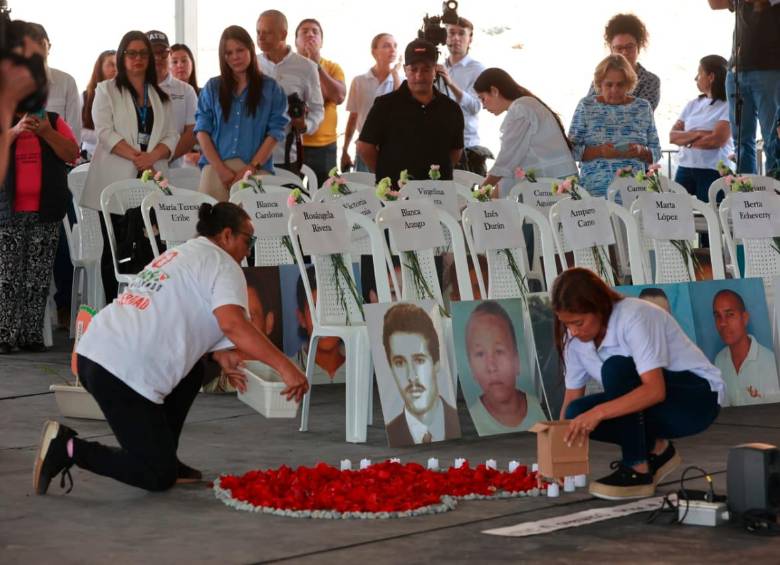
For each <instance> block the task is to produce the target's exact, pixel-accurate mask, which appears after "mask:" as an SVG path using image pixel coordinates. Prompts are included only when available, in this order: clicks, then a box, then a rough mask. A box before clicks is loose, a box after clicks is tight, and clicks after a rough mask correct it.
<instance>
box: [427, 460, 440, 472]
mask: <svg viewBox="0 0 780 565" xmlns="http://www.w3.org/2000/svg"><path fill="white" fill-rule="evenodd" d="M428 469H430V470H431V471H438V470H439V460H438V459H436V458H435V457H429V458H428Z"/></svg>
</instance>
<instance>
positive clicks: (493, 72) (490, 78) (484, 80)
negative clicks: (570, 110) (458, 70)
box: [474, 67, 574, 150]
mask: <svg viewBox="0 0 780 565" xmlns="http://www.w3.org/2000/svg"><path fill="white" fill-rule="evenodd" d="M493 86H495V87H496V89H497V90H498V93H499V94H500V95H501V96H503V97H504V98H506V99H507V100H512V101H514V100H517V99H518V98H521V97H523V96H529V97H531V98H533V99H535V100H537V101H538V102H539V104H541V105H542V106H544V107H545V108H546V109H547V111H548V112H550V114H552V116H553V118H555V122H556V123H557V124H558V128H559V129H560V130H561V135H562V136H563V140H564V141H565V142H566V145H567V146H568V147H569V149H570V150H571V149H573V148H574V145H573V144H572V142H571V141H570V140H569V137H568V136H567V135H566V130H565V129H563V122H561V117H560V116H559V115H558V114H556V113H555V112H553V111H552V109H551V108H550V107H549V106H548V105H547V104H545V103H544V101H543V100H542V99H541V98H539V97H538V96H536V95H535V94H534V93H532V92H531V91H530V90H528V89H527V88H525V87H523V86H520V85H519V84H517V83H516V82H515V81H514V79H513V78H512V77H511V76H509V73H508V72H506V71H505V70H503V69H498V68H496V67H492V68H489V69H485V70H484V71H482V74H480V75H479V76H478V77H477V80H476V81H475V82H474V90H475V91H476V92H478V93H483V92H490V88H491V87H493Z"/></svg>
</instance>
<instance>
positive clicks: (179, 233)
mask: <svg viewBox="0 0 780 565" xmlns="http://www.w3.org/2000/svg"><path fill="white" fill-rule="evenodd" d="M198 210H200V202H195V201H193V200H189V199H184V198H180V197H179V196H177V195H173V196H169V195H161V196H160V199H159V200H158V201H157V203H156V205H155V207H154V213H155V216H156V217H157V228H158V229H159V230H160V239H162V240H163V241H176V242H179V241H187V240H188V239H191V238H193V237H195V236H196V235H197V232H196V230H195V226H196V225H197V223H198Z"/></svg>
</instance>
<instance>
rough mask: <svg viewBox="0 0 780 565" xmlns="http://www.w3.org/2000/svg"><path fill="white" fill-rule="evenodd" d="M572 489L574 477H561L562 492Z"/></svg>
mask: <svg viewBox="0 0 780 565" xmlns="http://www.w3.org/2000/svg"><path fill="white" fill-rule="evenodd" d="M574 490H575V488H574V477H572V476H569V477H565V478H564V479H563V492H574Z"/></svg>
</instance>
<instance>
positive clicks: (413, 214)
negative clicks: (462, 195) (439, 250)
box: [382, 200, 444, 252]
mask: <svg viewBox="0 0 780 565" xmlns="http://www.w3.org/2000/svg"><path fill="white" fill-rule="evenodd" d="M382 222H383V223H384V224H385V225H386V226H387V228H388V229H389V230H390V242H391V245H392V246H393V249H394V251H397V252H402V251H418V250H420V249H430V248H433V247H442V246H443V245H444V234H443V233H442V230H441V224H440V223H439V217H438V214H437V212H436V205H435V204H434V203H433V202H432V201H431V200H399V201H397V202H394V203H392V204H391V205H390V206H388V207H387V208H386V209H385V210H384V212H383V214H382Z"/></svg>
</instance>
